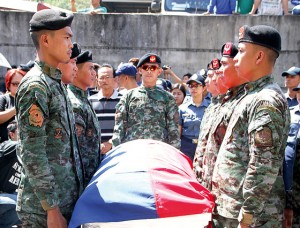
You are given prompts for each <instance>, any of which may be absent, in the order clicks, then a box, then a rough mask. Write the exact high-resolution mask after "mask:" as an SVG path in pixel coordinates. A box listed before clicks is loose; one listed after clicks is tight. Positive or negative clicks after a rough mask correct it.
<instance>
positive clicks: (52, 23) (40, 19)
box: [29, 9, 74, 32]
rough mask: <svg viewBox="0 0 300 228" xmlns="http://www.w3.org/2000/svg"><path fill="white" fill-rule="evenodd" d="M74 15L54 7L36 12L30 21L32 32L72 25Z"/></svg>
mask: <svg viewBox="0 0 300 228" xmlns="http://www.w3.org/2000/svg"><path fill="white" fill-rule="evenodd" d="M73 17H74V15H73V14H71V13H66V12H62V11H59V10H54V9H44V10H40V11H38V12H36V13H35V14H34V15H33V16H32V18H31V20H30V22H29V25H30V29H29V31H30V32H34V31H40V30H59V29H62V28H64V27H67V26H71V24H72V21H73Z"/></svg>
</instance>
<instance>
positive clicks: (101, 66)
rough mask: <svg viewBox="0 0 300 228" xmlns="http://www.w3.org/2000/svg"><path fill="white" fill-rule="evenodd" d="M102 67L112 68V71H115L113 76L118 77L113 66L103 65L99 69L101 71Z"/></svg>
mask: <svg viewBox="0 0 300 228" xmlns="http://www.w3.org/2000/svg"><path fill="white" fill-rule="evenodd" d="M102 67H107V68H111V69H112V71H113V76H114V77H116V70H115V68H114V67H113V66H112V65H111V64H109V63H103V64H102V65H101V66H100V67H99V69H101V68H102Z"/></svg>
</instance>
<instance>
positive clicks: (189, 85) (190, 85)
mask: <svg viewBox="0 0 300 228" xmlns="http://www.w3.org/2000/svg"><path fill="white" fill-rule="evenodd" d="M201 86H202V85H201V84H188V87H189V88H191V89H192V88H198V87H201Z"/></svg>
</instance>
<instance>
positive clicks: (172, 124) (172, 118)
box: [166, 97, 180, 149]
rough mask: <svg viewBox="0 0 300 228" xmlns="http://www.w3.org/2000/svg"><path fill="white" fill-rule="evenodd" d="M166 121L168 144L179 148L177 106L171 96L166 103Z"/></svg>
mask: <svg viewBox="0 0 300 228" xmlns="http://www.w3.org/2000/svg"><path fill="white" fill-rule="evenodd" d="M166 122H167V132H168V144H170V145H171V146H174V147H175V148H177V149H180V135H179V129H178V122H179V114H178V106H177V105H176V102H175V99H174V98H173V97H171V98H170V99H169V101H168V104H167V110H166Z"/></svg>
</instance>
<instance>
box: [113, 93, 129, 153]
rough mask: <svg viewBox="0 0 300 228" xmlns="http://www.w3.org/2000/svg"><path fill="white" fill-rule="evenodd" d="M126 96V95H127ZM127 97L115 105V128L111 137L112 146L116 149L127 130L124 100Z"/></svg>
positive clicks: (124, 97)
mask: <svg viewBox="0 0 300 228" xmlns="http://www.w3.org/2000/svg"><path fill="white" fill-rule="evenodd" d="M127 95H128V94H127ZM127 95H125V96H123V97H122V98H121V99H120V101H119V103H118V104H117V105H116V115H115V126H114V132H113V137H112V146H113V147H116V146H118V145H120V144H121V143H122V142H123V140H124V137H125V133H126V129H127V121H128V117H127V109H126V105H127V104H126V100H127V99H126V98H127Z"/></svg>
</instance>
